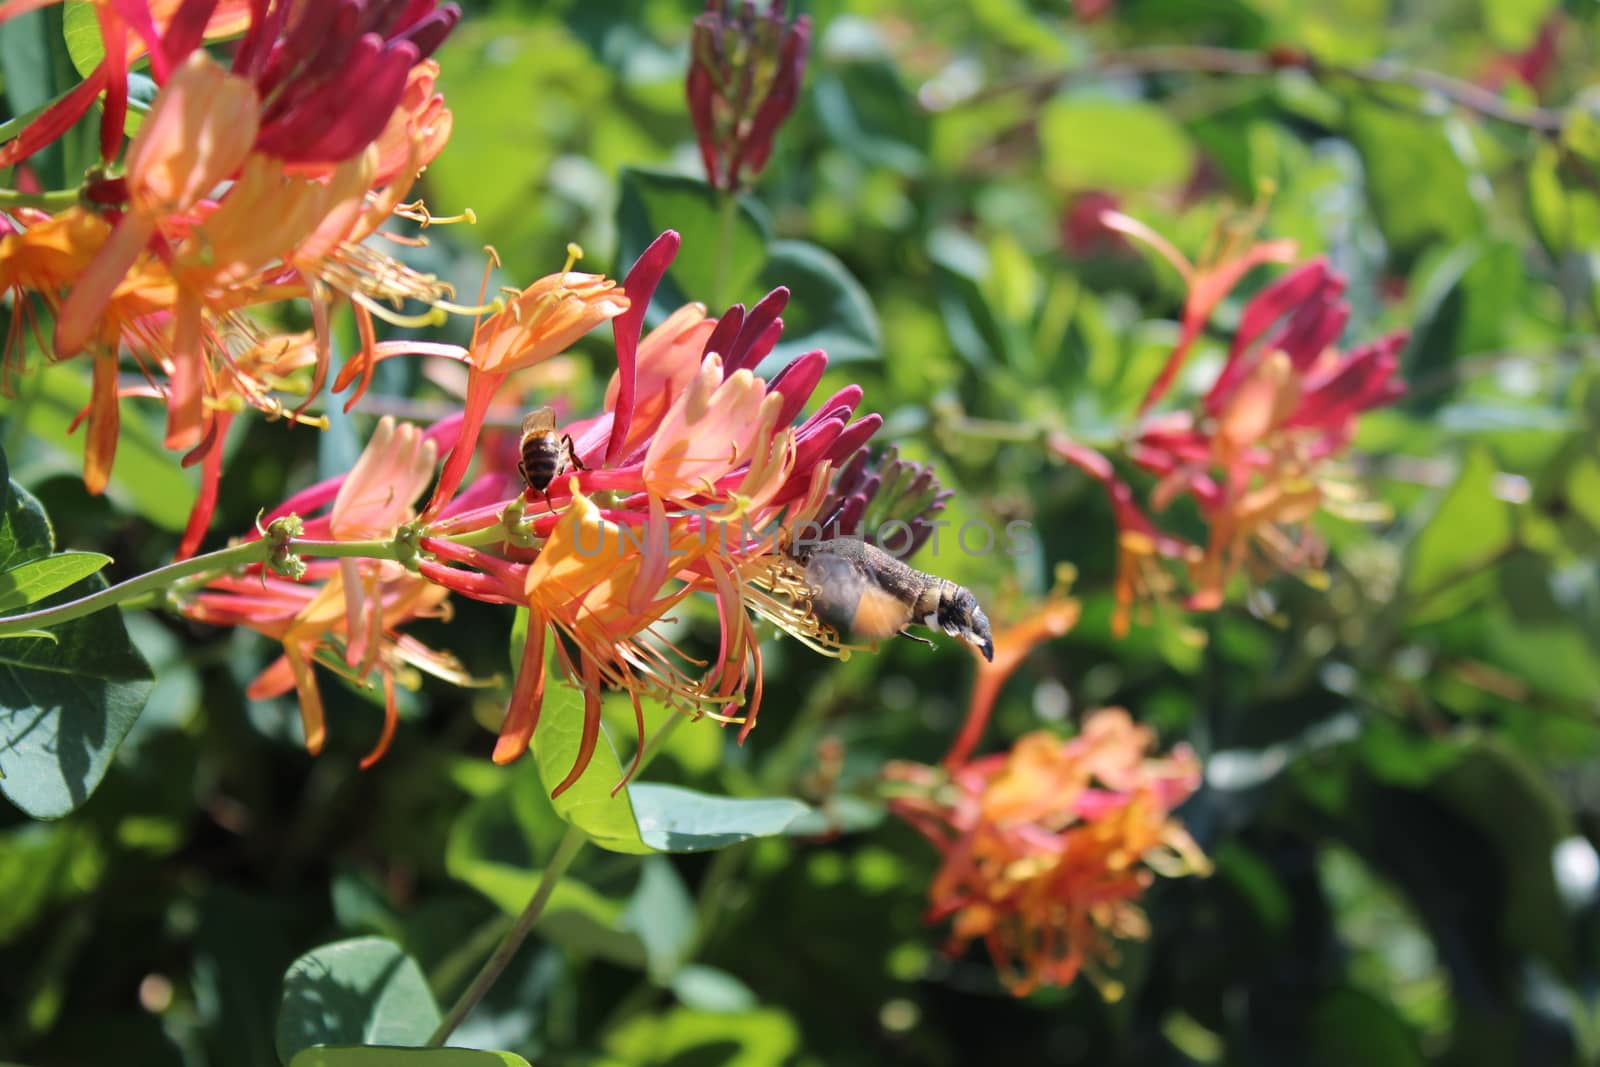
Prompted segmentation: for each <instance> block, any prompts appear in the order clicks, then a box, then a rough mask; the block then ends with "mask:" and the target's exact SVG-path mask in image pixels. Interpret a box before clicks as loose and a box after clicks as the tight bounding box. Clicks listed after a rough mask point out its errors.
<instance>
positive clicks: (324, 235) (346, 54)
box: [0, 0, 459, 553]
mask: <svg viewBox="0 0 1600 1067" xmlns="http://www.w3.org/2000/svg"><path fill="white" fill-rule="evenodd" d="M37 6H42V5H41V4H38V3H34V2H32V0H13V2H12V3H7V4H3V5H0V21H3V20H4V19H5V18H7V17H10V16H12V15H14V14H16V13H18V12H19V11H22V10H27V9H29V8H32V7H37ZM94 6H95V10H96V14H97V16H98V17H99V22H100V29H101V34H102V42H103V43H104V45H105V48H106V58H105V60H103V61H102V63H101V65H100V67H99V68H97V71H96V73H95V74H94V75H92V76H91V78H90V79H89V81H88V82H86V83H85V84H86V85H91V86H94V87H97V88H103V89H105V91H106V101H105V108H106V117H107V120H108V121H109V120H110V119H111V118H112V116H113V114H115V116H116V118H115V136H114V137H112V136H109V131H110V127H103V128H102V133H103V152H104V153H105V161H106V162H107V163H108V164H109V163H111V162H112V161H113V159H114V156H115V152H116V149H117V148H118V147H119V146H120V144H121V128H122V111H123V110H125V102H126V75H127V64H128V63H129V62H131V61H132V60H133V59H135V58H137V57H139V56H142V55H146V54H148V56H149V60H150V70H151V74H152V76H153V78H154V80H155V81H156V83H157V84H158V85H159V86H160V91H159V92H158V94H157V96H156V98H155V101H154V103H153V105H152V107H151V112H150V114H149V116H148V117H147V118H146V120H145V122H144V123H143V125H142V126H141V127H140V130H139V133H138V134H137V135H136V137H135V138H134V140H133V142H132V144H131V145H130V146H129V148H128V152H127V156H126V160H125V174H124V175H123V176H122V177H117V178H104V177H95V178H93V179H92V180H91V181H89V182H88V183H87V184H86V186H85V188H84V199H85V202H86V206H81V207H74V208H71V209H68V210H67V211H64V212H62V213H60V214H59V215H57V216H54V217H49V216H43V215H42V213H31V212H19V213H18V214H17V215H16V219H17V222H18V224H19V225H18V227H17V230H18V232H16V233H14V234H11V235H8V236H7V237H6V238H5V240H6V242H7V244H8V245H9V246H12V247H8V248H7V251H8V252H15V253H17V254H18V255H20V256H21V259H22V263H23V264H25V265H26V267H25V269H21V270H16V271H14V272H13V271H9V270H8V271H0V285H3V286H4V287H5V288H9V289H11V290H13V291H14V292H15V293H16V294H17V296H18V297H19V298H21V297H25V296H28V295H29V294H32V295H33V296H34V297H36V298H37V299H38V301H39V302H40V303H42V304H43V305H44V306H45V307H46V308H48V309H49V310H50V311H52V312H53V313H54V316H55V319H56V324H55V332H54V336H53V339H52V345H51V347H52V350H53V355H54V356H55V358H57V359H66V358H70V357H73V356H76V355H79V354H80V353H82V354H86V355H87V356H89V357H90V358H92V359H93V360H94V362H95V375H94V377H95V381H96V388H95V390H94V395H93V400H92V402H91V405H90V408H89V410H88V413H87V423H88V443H87V446H86V448H85V463H84V481H85V485H86V486H87V487H88V489H89V490H90V491H91V492H95V493H98V492H100V491H102V490H103V489H104V487H105V485H106V482H107V479H108V478H109V475H110V470H111V464H112V458H113V453H114V448H115V444H116V439H117V431H118V426H119V418H120V416H119V412H118V389H117V388H116V384H115V383H116V380H117V377H118V371H119V369H120V367H121V361H122V359H123V358H124V356H125V355H126V356H131V358H132V359H133V360H134V361H135V362H136V363H137V365H138V368H139V370H140V371H142V372H143V374H144V375H145V377H146V379H147V381H148V383H149V389H148V390H141V391H140V395H148V396H157V397H159V398H161V399H163V400H164V401H165V402H166V406H167V411H168V418H167V433H166V444H167V446H168V447H169V448H173V449H178V450H183V451H185V452H186V453H187V454H186V456H185V459H184V462H185V463H186V464H189V463H204V464H205V466H204V468H203V469H204V470H205V471H206V474H207V480H206V484H205V487H204V488H203V491H202V496H201V502H202V504H201V506H200V507H198V508H197V509H196V511H195V513H194V514H193V515H192V516H191V521H190V524H189V530H188V531H187V532H186V534H185V538H184V542H183V546H184V547H183V549H182V550H181V551H182V552H184V553H186V552H188V551H192V550H193V547H194V545H195V544H196V543H197V542H198V539H199V537H200V536H202V535H203V534H204V532H205V530H204V524H205V520H206V519H208V518H209V504H208V503H207V501H209V500H210V499H213V498H214V496H215V492H214V490H215V478H216V477H217V476H218V475H219V474H220V467H219V466H218V463H217V462H216V461H213V460H212V459H211V455H212V451H213V450H214V449H215V447H216V446H217V445H218V443H219V442H220V441H221V439H222V437H223V435H224V433H225V430H226V423H227V420H228V418H229V417H230V416H231V414H232V413H233V411H234V410H235V408H234V407H232V406H230V405H231V404H233V403H234V402H239V401H242V402H244V403H248V404H251V405H253V406H256V407H258V408H260V409H262V410H263V411H265V412H267V413H268V414H269V415H276V414H279V413H280V412H281V410H282V405H281V404H280V403H279V402H278V400H277V399H276V397H275V395H274V392H275V390H274V388H273V385H276V384H281V383H279V382H277V381H276V380H273V379H270V378H268V377H263V378H258V379H256V380H255V381H253V382H252V381H245V380H244V378H245V375H244V374H243V373H242V371H241V368H242V366H243V363H244V361H242V360H241V359H240V358H239V355H240V353H241V352H249V351H250V350H252V349H253V348H254V347H255V346H256V343H257V341H258V340H259V338H260V334H261V330H260V327H259V326H257V325H256V324H255V322H254V320H253V319H252V318H251V317H250V316H249V315H247V314H246V313H245V309H247V308H251V307H253V306H257V305H261V304H266V303H272V302H276V301H282V300H290V299H305V300H307V301H308V302H309V303H310V306H311V317H312V322H313V325H314V328H315V329H314V333H315V338H316V345H315V346H314V347H313V348H311V349H310V350H309V351H311V352H313V353H314V354H315V357H316V358H315V359H314V360H313V361H311V362H310V363H309V364H308V365H305V366H306V367H307V368H308V369H309V379H310V380H309V383H307V384H306V385H305V387H304V389H303V390H302V391H303V392H306V393H309V394H310V395H312V396H314V395H315V394H317V393H318V392H320V391H321V388H322V385H323V382H324V378H325V375H326V373H327V369H328V365H329V361H330V358H331V349H330V343H331V342H330V326H329V321H330V317H331V314H332V305H333V303H334V301H336V300H338V299H341V298H343V299H347V300H349V301H350V303H351V304H352V305H353V310H354V312H355V315H356V324H357V329H358V335H359V336H360V337H361V339H362V340H363V342H364V345H365V347H366V348H367V349H369V350H370V349H371V348H372V347H373V346H374V344H375V341H374V340H373V329H372V321H371V320H372V317H373V316H374V315H378V316H387V317H395V316H396V315H398V312H397V311H391V310H388V309H389V308H391V307H393V308H399V307H401V305H402V303H403V302H404V301H407V300H417V301H421V302H423V303H427V304H431V305H432V306H434V307H435V308H439V307H443V306H444V305H445V303H446V301H445V299H444V298H445V296H446V293H447V289H448V287H447V286H445V285H443V284H442V283H440V282H439V281H438V280H437V279H436V278H433V277H431V276H428V275H423V274H420V273H418V272H416V271H412V270H410V269H408V268H406V267H404V266H403V265H401V264H399V263H397V262H396V261H395V260H393V259H391V258H390V257H389V256H387V255H384V254H382V253H380V252H377V251H374V250H372V249H370V248H367V247H365V246H364V245H362V243H361V242H362V241H364V239H365V238H367V237H368V236H370V235H371V234H372V233H373V232H374V231H375V230H376V229H377V228H378V226H379V225H381V223H382V222H383V221H384V220H385V219H387V218H389V217H390V216H391V215H392V214H394V213H396V212H399V213H402V214H406V215H408V216H413V217H420V216H419V211H420V209H419V208H417V207H414V206H413V207H407V206H404V205H402V204H401V201H402V199H403V197H404V195H405V194H406V192H407V191H409V189H410V187H411V184H412V182H413V181H414V180H415V178H416V176H417V174H418V173H419V172H420V171H421V169H422V168H423V167H424V166H425V165H426V164H427V163H428V162H429V161H430V160H431V159H432V158H433V156H434V155H435V154H436V153H437V152H438V151H439V149H440V147H442V145H443V143H444V139H445V138H446V137H447V136H448V133H449V130H450V126H451V123H450V115H449V112H448V110H447V109H445V108H444V106H443V102H442V99H441V98H440V97H439V96H438V95H437V94H436V93H434V91H433V86H434V81H435V77H436V75H437V67H436V65H435V64H433V63H432V61H431V60H429V59H427V56H428V54H429V53H430V52H431V51H432V50H433V49H434V48H435V47H437V45H438V43H439V42H440V41H441V40H442V39H443V36H444V34H445V33H447V32H448V31H449V29H450V28H451V27H452V26H453V25H454V24H455V22H456V20H457V19H458V17H459V13H458V12H457V10H456V8H455V7H454V6H453V5H445V6H443V7H440V6H439V5H438V4H437V3H436V2H435V0H340V2H338V3H327V4H307V3H296V2H294V0H255V2H251V3H242V2H238V0H221V2H220V3H219V0H117V2H115V3H101V4H96V5H94ZM241 32H242V33H243V37H242V39H241V40H240V41H239V43H238V45H237V46H236V47H235V49H234V55H233V61H232V64H231V66H224V65H223V64H221V63H219V62H218V61H216V60H214V59H212V58H211V55H210V53H209V52H207V51H206V50H204V49H203V48H202V47H201V45H202V43H203V42H204V41H205V40H206V39H209V38H218V37H222V36H237V35H239V34H240V33H241ZM92 99H93V93H92V92H91V94H90V96H89V98H88V100H85V101H81V103H82V105H83V106H82V107H78V104H77V103H73V104H72V107H75V108H78V110H77V112H76V113H74V114H73V115H71V116H68V114H67V111H59V112H58V111H57V109H56V108H51V109H47V113H46V115H44V116H41V119H40V120H39V122H38V123H35V124H34V125H33V126H30V127H29V128H28V130H27V131H25V132H24V133H23V135H22V136H20V137H19V138H18V139H17V140H16V141H13V142H12V143H11V144H10V145H8V146H6V147H5V148H4V149H0V158H5V159H6V160H7V161H13V162H14V161H15V160H17V159H20V158H23V157H24V156H25V155H26V154H27V153H28V152H31V151H34V150H36V149H37V148H39V147H41V146H42V145H43V144H45V143H48V139H49V138H50V137H51V136H55V135H59V133H60V132H61V130H62V129H64V128H65V127H64V126H60V122H63V121H64V122H67V124H69V125H70V122H71V121H75V118H76V117H77V116H78V115H81V113H82V110H83V108H86V107H87V106H88V102H89V101H91V100H92ZM76 100H77V96H76V95H75V94H69V95H68V97H66V98H63V101H62V104H68V103H71V102H73V101H76ZM335 105H337V106H335ZM68 110H70V109H68ZM46 119H48V120H49V122H48V123H47V124H45V125H41V123H45V120H46ZM58 127H59V128H58ZM35 130H37V131H38V132H35ZM51 131H54V133H52V132H51ZM90 205H92V206H90ZM9 266H10V265H9V264H8V267H9ZM69 266H70V268H71V269H68V268H69ZM18 307H19V308H22V309H24V310H23V312H22V314H23V316H24V317H26V316H27V315H28V314H30V311H29V310H28V309H27V308H28V305H27V301H25V300H22V299H19V300H18ZM16 342H17V335H16V334H13V336H12V337H11V338H9V339H8V351H7V356H6V361H7V364H8V366H16V365H17V364H18V360H17V359H16V358H15V357H16ZM280 366H281V364H280ZM269 382H270V384H269ZM297 384H298V383H297ZM303 406H304V405H302V408H303ZM298 414H299V410H297V411H296V415H298ZM307 421H310V420H307Z"/></svg>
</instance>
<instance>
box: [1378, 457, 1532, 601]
mask: <svg viewBox="0 0 1600 1067" xmlns="http://www.w3.org/2000/svg"><path fill="white" fill-rule="evenodd" d="M1497 473H1498V471H1497V470H1496V467H1495V462H1494V457H1493V456H1492V455H1491V454H1490V453H1489V452H1488V450H1487V449H1484V448H1481V447H1480V448H1473V449H1471V450H1470V451H1468V452H1467V454H1466V456H1465V458H1464V459H1463V460H1462V464H1461V472H1460V473H1459V474H1458V475H1457V476H1456V481H1455V484H1454V485H1452V486H1451V487H1450V489H1449V491H1448V492H1446V493H1445V495H1444V497H1443V499H1441V500H1440V501H1439V505H1438V507H1437V508H1436V509H1435V511H1434V513H1433V516H1432V517H1431V518H1430V519H1429V520H1428V523H1427V525H1425V526H1424V527H1423V528H1422V530H1421V531H1420V532H1419V533H1418V534H1417V537H1416V539H1415V540H1414V541H1412V543H1411V550H1410V562H1409V565H1408V567H1407V571H1406V579H1405V589H1406V592H1407V593H1408V594H1409V595H1411V596H1412V597H1417V596H1423V595H1425V596H1427V597H1429V598H1430V599H1431V600H1432V601H1435V602H1437V601H1440V600H1441V599H1443V598H1441V597H1440V595H1439V594H1441V593H1442V592H1443V591H1444V586H1445V585H1446V584H1447V583H1466V582H1468V581H1470V580H1472V579H1474V578H1475V577H1478V576H1479V575H1478V574H1477V572H1478V571H1480V570H1482V569H1483V568H1484V567H1487V566H1488V565H1489V564H1490V563H1491V562H1492V561H1493V560H1494V559H1496V558H1497V557H1498V556H1499V555H1500V554H1501V553H1503V552H1504V551H1505V550H1506V549H1507V548H1508V547H1509V546H1510V544H1511V542H1512V538H1513V537H1514V535H1515V531H1514V529H1513V526H1512V518H1511V507H1510V505H1509V504H1507V503H1505V502H1504V501H1502V500H1500V499H1499V498H1498V497H1497V496H1495V492H1494V479H1495V475H1496V474H1497ZM1417 610H1422V611H1424V612H1426V613H1427V614H1428V615H1430V616H1431V615H1433V614H1435V613H1437V612H1438V611H1440V610H1443V609H1442V608H1441V607H1440V606H1439V605H1438V604H1437V603H1423V604H1420V605H1418V606H1417Z"/></svg>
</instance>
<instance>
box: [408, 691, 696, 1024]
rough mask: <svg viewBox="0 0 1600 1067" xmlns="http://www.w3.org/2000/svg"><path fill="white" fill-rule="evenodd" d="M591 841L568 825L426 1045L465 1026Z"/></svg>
mask: <svg viewBox="0 0 1600 1067" xmlns="http://www.w3.org/2000/svg"><path fill="white" fill-rule="evenodd" d="M686 718H688V716H686V715H674V716H672V717H671V718H669V719H668V720H667V721H666V722H664V723H662V724H661V729H659V730H657V731H656V732H655V736H653V737H651V738H650V739H649V740H648V741H646V742H645V747H644V752H643V753H641V754H640V756H639V769H638V771H637V772H636V773H641V774H642V773H643V772H644V769H645V768H646V767H648V766H650V761H651V760H653V759H655V758H656V756H658V755H660V753H661V749H662V747H663V746H664V745H665V744H666V743H667V738H669V737H671V736H672V734H673V731H675V730H677V728H678V726H679V725H680V724H681V723H682V722H683V721H684V719H686ZM588 840H589V835H588V834H586V833H584V832H583V831H582V830H580V829H579V828H578V827H577V826H574V825H572V824H571V823H568V824H567V832H566V833H565V834H564V835H562V838H561V841H560V843H559V844H557V845H556V851H555V855H553V856H551V857H550V863H549V864H548V865H547V866H546V867H545V869H544V874H543V875H541V876H540V878H539V884H538V885H537V886H536V887H535V888H534V890H533V898H532V899H531V900H529V901H528V906H527V907H526V908H523V909H522V914H521V915H519V916H517V921H516V924H515V925H513V926H512V927H511V929H509V930H507V931H506V934H505V936H504V937H502V938H501V939H500V943H499V944H498V945H496V946H495V950H494V954H493V955H491V956H490V957H489V959H488V960H487V961H486V962H485V963H484V965H483V968H482V969H481V970H479V971H478V974H477V976H476V977H475V978H473V979H472V984H471V985H470V986H468V987H467V989H466V992H464V993H462V994H461V996H460V997H459V998H458V999H457V1000H456V1002H455V1005H454V1006H453V1007H451V1009H450V1014H449V1015H446V1016H445V1017H444V1021H442V1022H441V1023H439V1027H438V1029H436V1030H434V1032H433V1033H432V1035H430V1036H429V1038H428V1042H427V1045H426V1047H427V1048H438V1047H440V1046H441V1045H443V1044H444V1043H445V1041H446V1040H447V1039H448V1038H449V1037H450V1035H451V1033H452V1032H454V1031H455V1028H456V1027H458V1026H460V1025H461V1021H462V1020H463V1019H465V1018H466V1017H467V1015H468V1013H470V1012H471V1011H472V1009H473V1008H475V1007H477V1006H478V1002H479V1001H481V1000H482V999H483V998H484V997H485V996H486V995H487V994H488V992H489V990H490V988H491V987H492V986H493V985H494V983H495V980H496V979H498V978H499V977H500V972H502V971H504V970H505V969H506V967H507V966H509V965H510V963H511V960H512V958H513V957H514V956H516V954H517V949H519V948H521V947H522V942H523V941H525V940H527V937H528V934H529V932H531V931H532V930H533V924H534V923H536V922H538V921H539V915H540V914H541V913H542V912H543V911H544V906H545V905H546V904H547V903H549V902H550V894H551V893H553V892H555V888H556V883H557V882H559V881H561V875H562V874H563V873H565V871H566V869H567V868H568V867H569V866H571V865H572V861H573V859H574V858H575V857H576V856H577V854H578V850H579V849H581V848H582V847H583V846H584V844H585V843H586V842H587V841H588Z"/></svg>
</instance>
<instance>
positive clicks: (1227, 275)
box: [1100, 211, 1296, 411]
mask: <svg viewBox="0 0 1600 1067" xmlns="http://www.w3.org/2000/svg"><path fill="white" fill-rule="evenodd" d="M1100 218H1101V222H1102V223H1103V224H1104V226H1105V227H1106V228H1107V229H1109V230H1113V231H1115V232H1117V233H1123V234H1127V235H1128V236H1129V237H1136V238H1138V239H1139V240H1141V241H1144V242H1145V243H1146V244H1148V245H1150V247H1151V248H1154V249H1155V250H1156V252H1157V253H1159V254H1160V255H1161V257H1162V258H1163V259H1165V260H1166V261H1167V262H1168V263H1169V264H1171V266H1172V268H1173V269H1174V270H1176V271H1177V272H1178V275H1179V277H1181V278H1182V279H1183V281H1184V285H1185V286H1186V287H1187V288H1188V294H1187V296H1186V297H1185V298H1184V302H1183V324H1182V328H1181V332H1180V334H1179V336H1178V343H1177V345H1176V346H1174V347H1173V349H1172V355H1170V356H1168V357H1167V363H1166V366H1164V367H1163V368H1162V369H1161V374H1160V375H1159V376H1158V377H1157V378H1156V380H1155V382H1154V383H1153V384H1152V385H1151V386H1150V390H1149V392H1147V393H1146V394H1145V397H1144V401H1143V402H1142V403H1141V404H1140V410H1141V411H1148V410H1149V409H1150V408H1151V407H1152V406H1154V404H1155V403H1156V401H1158V400H1160V399H1161V397H1162V396H1163V395H1165V394H1166V391H1167V389H1168V388H1170V387H1171V385H1172V382H1173V379H1174V378H1176V377H1177V375H1178V370H1179V369H1180V368H1181V367H1182V366H1183V362H1184V360H1185V359H1187V358H1188V356H1189V349H1190V348H1191V347H1193V345H1194V343H1195V341H1197V340H1198V339H1199V337H1200V331H1201V330H1203V329H1205V325H1206V322H1207V320H1209V319H1210V318H1211V313H1212V312H1213V311H1215V310H1216V308H1217V305H1218V304H1220V303H1222V298H1223V297H1225V296H1227V295H1228V294H1229V293H1230V292H1232V291H1233V288H1234V287H1235V286H1236V285H1238V284H1239V282H1240V281H1241V280H1242V279H1243V278H1244V276H1245V275H1246V274H1248V273H1249V272H1250V271H1251V269H1253V268H1254V267H1257V266H1260V265H1261V264H1263V263H1287V262H1289V261H1290V260H1292V259H1293V258H1294V254H1295V248H1296V245H1295V243H1294V242H1293V241H1289V240H1277V241H1257V240H1255V239H1254V231H1255V229H1256V227H1257V226H1258V225H1259V224H1260V218H1259V216H1254V217H1251V218H1249V219H1246V220H1244V222H1243V223H1242V224H1241V225H1233V226H1229V225H1227V224H1224V226H1223V227H1221V228H1219V230H1218V231H1217V236H1216V241H1215V248H1214V249H1213V250H1211V252H1210V253H1209V254H1208V255H1207V256H1205V257H1204V258H1203V259H1202V261H1201V262H1200V263H1198V264H1194V263H1190V262H1189V260H1188V258H1187V257H1185V256H1184V254H1183V253H1182V252H1179V251H1178V249H1177V248H1176V247H1175V246H1174V245H1173V244H1172V242H1171V241H1168V240H1167V239H1166V238H1165V237H1163V236H1161V235H1160V234H1159V233H1157V232H1156V231H1155V230H1152V229H1151V228H1150V227H1149V226H1146V225H1145V224H1144V223H1142V222H1140V221H1139V220H1138V219H1135V218H1131V217H1129V216H1127V215H1124V214H1122V213H1121V212H1120V211H1106V212H1104V213H1102V214H1101V216H1100ZM1241 245H1242V247H1241Z"/></svg>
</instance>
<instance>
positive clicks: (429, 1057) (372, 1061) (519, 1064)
mask: <svg viewBox="0 0 1600 1067" xmlns="http://www.w3.org/2000/svg"><path fill="white" fill-rule="evenodd" d="M289 1067H528V1061H527V1060H525V1059H523V1058H522V1057H521V1056H518V1055H517V1054H516V1053H515V1052H486V1051H482V1050H480V1049H473V1048H379V1047H375V1046H372V1045H364V1046H356V1047H353V1048H326V1047H324V1048H308V1049H302V1050H301V1051H299V1052H297V1053H295V1057H294V1059H292V1060H290V1061H289Z"/></svg>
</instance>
